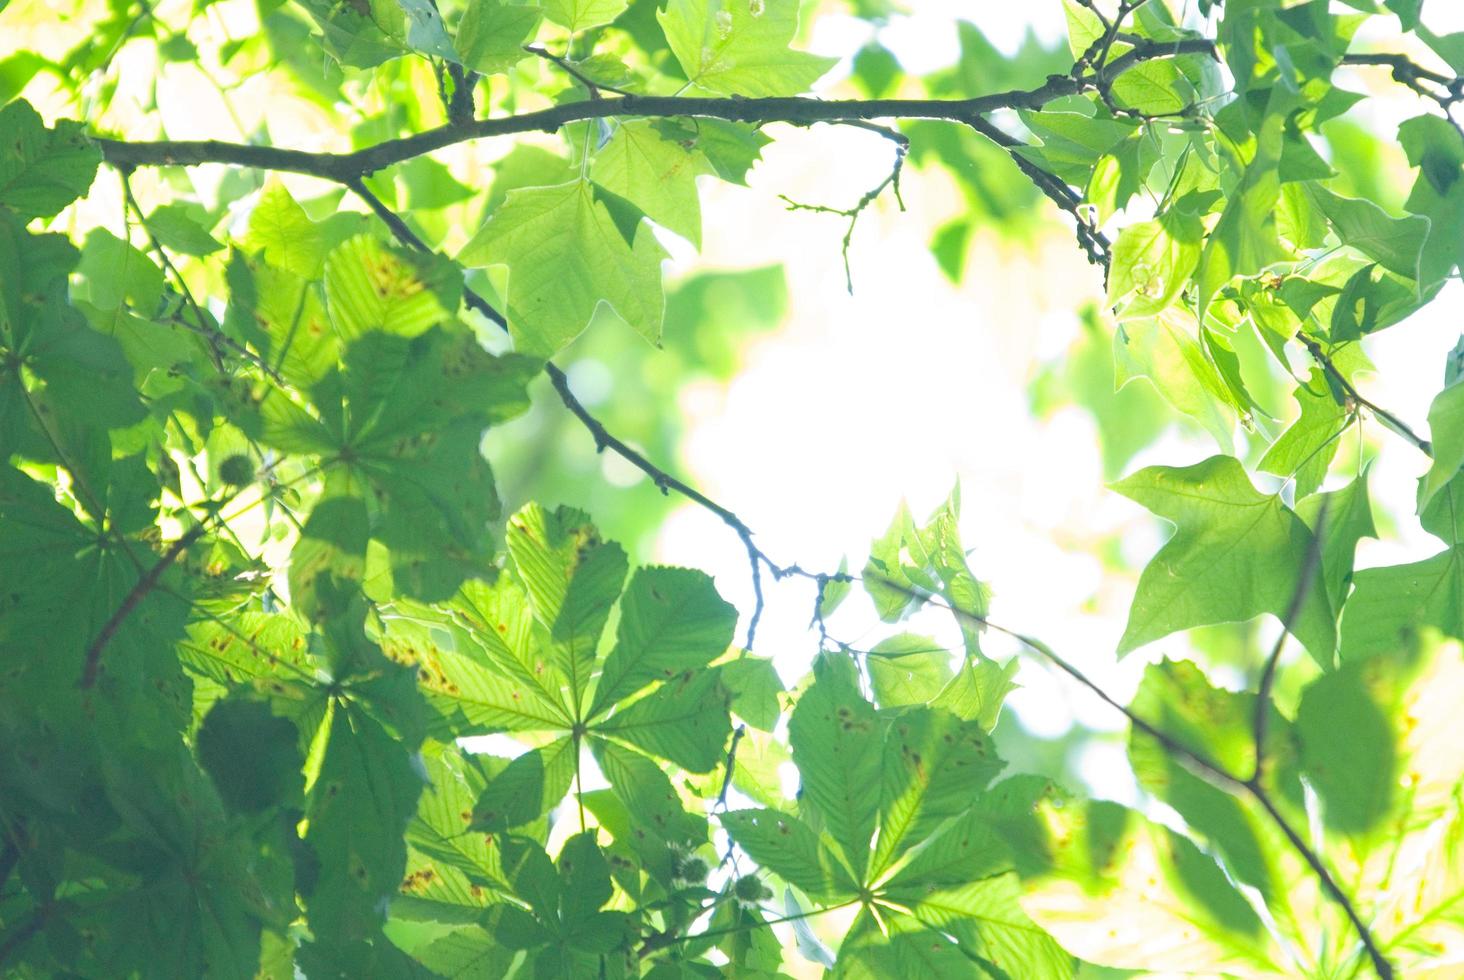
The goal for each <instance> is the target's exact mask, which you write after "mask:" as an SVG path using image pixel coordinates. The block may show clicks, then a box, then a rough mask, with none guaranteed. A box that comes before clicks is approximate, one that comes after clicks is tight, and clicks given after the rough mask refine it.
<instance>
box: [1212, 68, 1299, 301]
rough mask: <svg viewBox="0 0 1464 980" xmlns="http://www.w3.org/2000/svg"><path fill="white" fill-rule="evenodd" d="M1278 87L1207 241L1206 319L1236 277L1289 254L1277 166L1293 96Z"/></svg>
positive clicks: (1249, 273) (1254, 270) (1259, 268)
mask: <svg viewBox="0 0 1464 980" xmlns="http://www.w3.org/2000/svg"><path fill="white" fill-rule="evenodd" d="M1282 88H1283V87H1282V86H1277V87H1276V89H1274V90H1273V94H1272V96H1271V105H1270V106H1268V108H1267V115H1266V117H1265V120H1264V122H1263V123H1262V124H1261V127H1260V129H1259V131H1258V133H1257V142H1256V150H1255V154H1254V156H1253V157H1252V158H1251V159H1250V161H1249V162H1247V163H1246V164H1245V172H1244V175H1243V176H1242V178H1241V182H1240V186H1238V187H1236V188H1235V189H1234V190H1233V191H1231V193H1230V197H1229V200H1228V201H1227V202H1226V204H1225V210H1223V211H1222V212H1221V213H1220V220H1219V221H1217V222H1216V223H1215V227H1214V228H1212V229H1211V230H1210V234H1209V236H1208V237H1207V238H1206V239H1205V248H1204V251H1203V252H1201V254H1200V264H1199V270H1198V275H1197V276H1196V279H1197V284H1198V287H1199V316H1200V318H1201V320H1203V318H1204V316H1205V312H1206V310H1207V309H1208V308H1209V306H1210V301H1211V300H1212V299H1213V298H1214V296H1215V294H1216V293H1218V292H1219V291H1220V289H1221V288H1222V287H1224V286H1225V285H1226V284H1227V283H1229V282H1230V281H1231V280H1232V279H1234V278H1235V277H1236V276H1252V275H1255V274H1256V273H1258V272H1260V271H1261V270H1262V269H1264V268H1265V267H1266V266H1268V265H1270V264H1271V263H1272V262H1276V261H1279V260H1280V259H1283V258H1285V257H1286V250H1285V249H1284V248H1283V247H1282V245H1281V241H1280V238H1279V236H1278V234H1277V230H1276V202H1277V200H1278V198H1279V196H1280V193H1281V185H1280V178H1279V176H1278V174H1277V166H1278V164H1279V161H1280V155H1281V148H1282V144H1283V138H1282V134H1283V131H1284V126H1283V116H1284V112H1285V110H1286V109H1287V108H1289V106H1290V100H1291V98H1292V97H1291V96H1288V95H1286V94H1283V93H1282V92H1281V90H1282Z"/></svg>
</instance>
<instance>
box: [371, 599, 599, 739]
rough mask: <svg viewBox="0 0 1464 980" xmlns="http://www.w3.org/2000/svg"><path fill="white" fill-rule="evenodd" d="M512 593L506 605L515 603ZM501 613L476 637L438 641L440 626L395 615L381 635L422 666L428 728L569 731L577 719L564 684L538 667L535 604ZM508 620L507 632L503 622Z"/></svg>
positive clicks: (450, 734)
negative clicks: (530, 622) (551, 683)
mask: <svg viewBox="0 0 1464 980" xmlns="http://www.w3.org/2000/svg"><path fill="white" fill-rule="evenodd" d="M511 605H512V602H511V599H505V600H504V602H503V606H504V607H511ZM493 612H495V613H497V614H498V615H495V616H494V617H493V619H494V622H493V625H492V626H491V627H489V629H487V630H484V631H482V632H481V633H478V634H477V636H479V637H481V641H482V642H478V641H476V640H475V639H474V638H473V636H470V635H469V634H468V633H467V632H466V631H462V630H459V631H456V632H454V633H452V634H450V637H451V640H452V642H451V643H450V644H439V643H438V642H435V639H434V632H433V631H431V630H429V629H427V628H426V627H424V626H423V625H421V624H418V623H412V622H410V621H408V620H404V619H391V620H388V621H387V623H386V626H387V632H386V633H385V635H383V637H382V639H381V643H382V648H383V649H384V650H385V651H386V652H387V653H388V655H389V656H390V657H391V658H392V659H393V660H396V661H398V662H400V663H408V664H413V665H415V666H416V668H417V675H418V683H419V685H420V686H421V688H422V694H423V696H424V698H425V699H426V701H427V705H428V707H429V709H431V712H432V715H433V717H429V722H428V732H429V734H431V735H432V736H433V737H434V738H443V739H451V738H455V737H460V736H465V735H486V734H489V733H491V732H499V731H510V732H532V731H568V730H569V729H570V728H572V727H573V725H574V722H573V721H572V719H571V718H570V716H569V713H568V712H567V711H566V709H565V707H564V706H563V704H562V703H560V701H559V699H558V697H557V694H558V692H557V691H552V690H550V689H549V688H548V686H547V685H546V684H544V683H543V682H542V674H541V672H540V671H537V670H535V667H536V666H537V665H538V664H540V663H542V660H536V656H537V655H539V648H538V647H537V645H536V644H535V643H534V641H533V639H531V638H530V637H529V636H528V635H526V634H527V633H528V631H527V628H526V627H527V623H525V622H524V621H525V620H527V619H528V612H527V610H526V609H525V608H523V606H522V603H521V602H520V605H519V607H518V609H517V613H518V615H517V616H516V615H515V610H513V609H512V608H502V609H499V610H493ZM500 624H501V625H502V626H503V627H504V633H505V634H507V636H506V637H500V634H499V633H498V630H497V629H496V627H497V626H499V625H500Z"/></svg>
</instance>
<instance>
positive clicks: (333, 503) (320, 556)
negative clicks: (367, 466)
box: [290, 495, 369, 620]
mask: <svg viewBox="0 0 1464 980" xmlns="http://www.w3.org/2000/svg"><path fill="white" fill-rule="evenodd" d="M368 534H369V531H368V525H367V522H366V502H365V501H364V500H362V499H361V498H359V497H352V496H344V495H342V496H332V497H327V498H326V499H324V500H322V501H320V502H319V503H317V504H316V505H315V508H314V509H313V510H312V511H311V512H310V517H309V518H308V519H307V520H306V521H305V526H304V527H303V528H301V530H300V540H299V541H297V542H296V544H295V547H294V548H293V549H292V550H291V552H290V598H291V599H292V600H293V601H294V604H295V606H296V607H297V608H298V609H299V610H300V611H301V612H302V613H303V614H304V615H305V616H306V617H307V618H310V619H314V620H322V619H333V618H335V617H336V616H338V615H340V614H341V613H343V612H344V611H345V608H346V606H347V605H348V604H349V603H350V602H351V601H352V600H354V599H355V598H356V595H357V590H358V589H359V588H360V585H361V579H362V577H363V576H364V575H365V572H366V542H367V540H368Z"/></svg>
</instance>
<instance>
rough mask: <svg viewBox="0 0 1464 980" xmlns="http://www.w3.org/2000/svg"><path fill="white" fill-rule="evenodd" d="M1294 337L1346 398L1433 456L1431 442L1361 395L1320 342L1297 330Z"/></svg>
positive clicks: (1420, 449) (1426, 453)
mask: <svg viewBox="0 0 1464 980" xmlns="http://www.w3.org/2000/svg"><path fill="white" fill-rule="evenodd" d="M1296 339H1297V340H1299V341H1301V343H1302V346H1304V347H1305V348H1306V349H1307V351H1308V353H1310V354H1311V356H1312V358H1313V359H1314V360H1315V361H1316V362H1317V363H1318V364H1320V365H1321V366H1322V370H1323V371H1325V372H1327V376H1328V377H1330V378H1331V379H1332V380H1333V381H1335V382H1337V386H1338V387H1340V388H1341V389H1342V390H1343V391H1344V392H1345V393H1346V394H1347V397H1348V398H1351V399H1352V400H1353V401H1354V402H1356V403H1357V404H1359V405H1361V406H1362V407H1363V408H1365V409H1367V410H1368V411H1370V412H1372V413H1373V414H1374V415H1376V416H1377V417H1378V420H1379V421H1380V422H1382V423H1383V424H1384V425H1386V426H1387V427H1388V428H1390V429H1392V430H1393V431H1394V432H1396V433H1398V434H1399V435H1400V436H1402V437H1403V438H1404V439H1407V440H1408V441H1409V442H1411V443H1413V445H1415V446H1417V447H1418V450H1419V452H1421V453H1423V454H1424V455H1425V456H1433V443H1431V442H1429V441H1428V440H1427V439H1425V438H1423V437H1422V436H1420V435H1419V434H1418V433H1416V432H1414V431H1413V430H1412V429H1410V428H1409V427H1408V426H1407V425H1406V424H1405V423H1404V422H1403V420H1402V419H1400V418H1398V416H1396V415H1394V414H1393V413H1392V412H1390V411H1388V410H1387V409H1385V408H1380V407H1379V406H1377V405H1375V404H1373V403H1372V402H1370V401H1368V400H1367V399H1366V398H1364V397H1362V395H1361V394H1359V393H1358V391H1357V389H1356V388H1355V387H1353V385H1352V382H1351V381H1348V380H1347V376H1346V375H1344V374H1343V373H1342V372H1341V371H1340V370H1338V368H1337V365H1336V364H1334V363H1333V362H1332V359H1331V358H1330V357H1328V356H1327V353H1326V351H1324V350H1322V345H1321V344H1319V343H1317V342H1316V341H1315V340H1313V339H1312V338H1311V337H1308V336H1307V335H1306V334H1304V333H1301V332H1298V333H1297V334H1296Z"/></svg>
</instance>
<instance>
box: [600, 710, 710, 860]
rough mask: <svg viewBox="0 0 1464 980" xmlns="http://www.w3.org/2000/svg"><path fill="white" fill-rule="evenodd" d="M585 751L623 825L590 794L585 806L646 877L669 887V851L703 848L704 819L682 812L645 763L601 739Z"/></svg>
mask: <svg viewBox="0 0 1464 980" xmlns="http://www.w3.org/2000/svg"><path fill="white" fill-rule="evenodd" d="M590 748H591V749H592V750H593V751H594V753H595V761H597V762H598V763H599V764H600V770H601V771H602V772H603V773H604V774H605V778H606V779H608V780H609V781H610V793H611V794H612V795H613V797H614V798H615V799H616V800H617V801H619V803H620V804H621V806H622V808H623V820H622V819H619V817H620V814H616V815H615V816H611V815H610V814H608V813H607V811H606V810H605V809H604V808H600V807H597V806H596V805H595V804H594V803H593V802H592V799H591V794H585V797H586V799H585V805H586V806H587V807H589V808H590V809H592V810H593V811H594V812H595V815H596V819H597V820H598V821H599V823H600V824H601V826H603V827H605V829H607V830H609V831H610V832H611V833H612V834H614V835H615V839H616V840H617V841H620V842H624V843H626V844H628V845H629V846H630V848H631V850H633V851H634V852H635V854H636V855H637V856H638V857H639V858H640V859H641V862H642V865H643V867H644V868H645V870H646V872H647V873H648V874H650V875H651V876H652V877H654V878H656V879H657V880H658V881H660V882H662V883H663V884H665V885H668V886H669V885H670V884H671V882H672V880H673V879H674V878H675V877H676V860H675V854H674V853H673V852H681V851H683V850H684V849H685V848H689V847H690V848H694V847H696V846H697V845H700V844H704V843H706V840H707V832H708V828H707V821H706V818H705V817H702V816H693V815H692V814H689V813H687V812H686V809H685V807H684V806H683V805H682V802H681V797H680V796H678V795H677V793H676V789H675V787H673V786H672V785H671V780H670V779H669V778H667V776H666V774H665V773H664V772H662V771H661V767H660V766H658V765H656V763H655V762H653V761H652V760H651V759H649V758H647V757H646V756H644V755H641V754H640V753H639V752H633V751H631V750H630V749H627V748H625V747H623V746H620V745H617V744H615V743H614V742H609V741H606V740H604V739H592V740H591V741H590Z"/></svg>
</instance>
